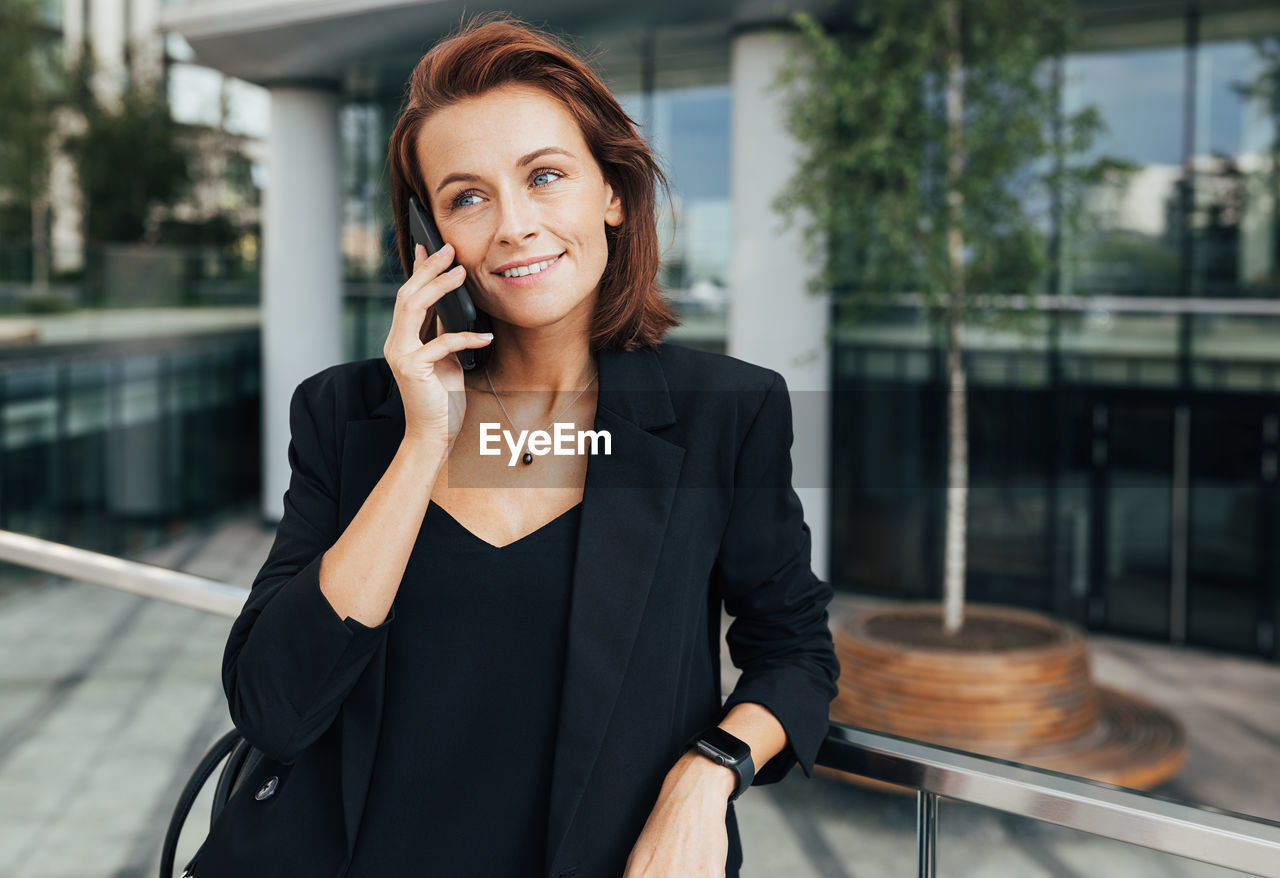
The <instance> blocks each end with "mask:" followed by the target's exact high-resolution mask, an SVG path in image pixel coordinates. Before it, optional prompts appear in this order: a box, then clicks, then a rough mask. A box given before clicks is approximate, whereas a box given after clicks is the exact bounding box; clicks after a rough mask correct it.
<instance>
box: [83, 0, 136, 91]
mask: <svg viewBox="0 0 1280 878" xmlns="http://www.w3.org/2000/svg"><path fill="white" fill-rule="evenodd" d="M86 24H87V25H88V29H89V30H88V33H89V42H90V43H91V44H92V45H93V57H94V62H95V63H96V65H97V72H96V75H95V77H94V82H93V89H94V93H95V94H97V96H98V97H99V98H100V99H101V100H102V101H104V102H105V103H107V104H108V105H114V104H115V103H116V102H117V101H119V100H120V97H121V95H122V94H123V92H124V85H125V83H124V79H125V70H124V44H125V40H127V39H128V34H127V33H125V0H93V2H92V3H90V4H89V20H88V22H86Z"/></svg>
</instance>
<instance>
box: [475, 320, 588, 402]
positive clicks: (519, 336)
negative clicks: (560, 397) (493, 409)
mask: <svg viewBox="0 0 1280 878" xmlns="http://www.w3.org/2000/svg"><path fill="white" fill-rule="evenodd" d="M501 329H507V331H506V332H501ZM565 336H566V333H554V334H552V333H540V332H537V331H536V330H535V331H529V330H525V331H519V330H516V331H512V330H510V329H509V328H507V327H502V328H498V327H495V329H494V339H493V341H492V342H491V343H490V344H491V350H492V354H491V355H490V357H489V361H488V367H487V368H488V375H487V376H485V375H481V376H479V377H480V381H481V382H484V386H485V388H486V389H487V387H488V382H489V381H492V382H493V385H494V387H495V388H496V389H497V390H498V392H499V393H506V392H508V391H548V390H549V391H553V392H557V393H566V392H572V393H577V392H578V391H580V390H582V389H583V387H585V386H586V384H587V382H589V381H590V380H591V378H592V377H593V376H594V375H595V374H596V364H595V358H594V357H592V355H591V345H590V341H589V338H588V335H587V334H586V333H585V332H575V333H572V334H569V337H568V338H566V337H565Z"/></svg>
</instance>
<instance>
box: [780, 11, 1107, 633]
mask: <svg viewBox="0 0 1280 878" xmlns="http://www.w3.org/2000/svg"><path fill="white" fill-rule="evenodd" d="M842 8H845V9H847V8H848V7H842ZM794 21H795V24H796V25H797V27H798V30H799V33H800V47H801V50H800V51H799V52H797V53H796V54H794V55H793V56H792V58H791V59H790V61H789V63H788V64H787V65H786V66H785V67H784V70H783V73H782V76H781V79H780V84H781V85H782V86H783V87H785V88H787V89H788V90H789V108H788V124H789V128H790V130H791V133H792V134H793V135H794V136H795V138H796V140H797V141H798V142H799V145H800V150H801V158H800V161H799V162H798V164H797V166H796V169H795V173H794V174H793V176H792V178H791V180H790V181H789V183H788V185H787V186H786V187H785V188H784V189H783V194H782V195H781V196H780V197H779V198H778V199H777V200H776V202H775V207H776V208H777V209H778V210H779V211H780V212H782V213H783V214H784V215H785V216H787V217H788V218H790V219H792V220H795V219H796V218H797V217H800V218H803V220H804V223H805V236H804V237H805V243H806V247H807V248H808V251H809V255H810V256H811V257H812V261H813V262H814V264H816V265H818V266H820V268H819V271H818V272H817V274H816V275H815V277H814V279H813V281H812V282H811V283H812V286H813V287H814V288H815V289H820V290H830V291H832V292H833V293H834V294H835V295H836V297H837V300H838V301H839V302H840V304H841V305H842V306H846V307H841V309H840V311H841V313H842V314H846V315H847V314H850V313H856V311H855V309H854V308H852V307H847V306H852V305H855V304H865V303H866V302H868V301H875V300H881V299H883V298H884V296H885V295H886V294H893V293H897V292H901V291H903V290H912V289H914V290H916V291H918V292H919V294H920V295H921V297H922V299H923V300H924V302H925V305H926V308H927V311H928V313H929V315H930V317H931V318H932V319H933V320H934V322H935V325H936V326H937V327H938V328H939V329H941V330H944V331H945V333H946V338H947V383H948V390H949V392H948V394H947V396H948V428H949V441H948V466H947V495H946V538H945V545H944V565H943V568H944V582H943V593H944V596H945V600H944V603H945V614H944V616H945V621H944V628H945V630H946V631H948V632H949V633H955V632H956V631H958V630H959V629H960V627H961V625H962V624H963V607H964V575H965V509H966V505H967V497H968V409H967V405H966V373H965V364H964V358H963V337H964V327H965V325H966V323H970V322H974V321H977V320H985V319H990V309H989V308H984V307H983V305H984V298H985V297H987V296H990V295H992V294H1005V295H1023V296H1026V297H1028V299H1030V300H1031V301H1034V297H1035V295H1036V294H1037V293H1038V292H1039V291H1040V290H1041V289H1042V288H1043V287H1044V286H1045V285H1046V283H1047V282H1049V281H1050V280H1051V278H1052V276H1053V272H1054V271H1056V270H1059V269H1060V268H1061V266H1060V265H1059V264H1058V263H1059V262H1060V259H1059V257H1058V252H1059V251H1060V249H1061V248H1060V247H1055V246H1054V244H1053V242H1054V238H1055V234H1054V232H1055V229H1056V230H1057V233H1058V234H1059V235H1061V234H1070V233H1073V232H1074V231H1075V230H1077V229H1078V227H1079V226H1080V225H1081V224H1082V222H1083V220H1084V214H1083V210H1082V200H1083V196H1084V193H1085V191H1086V190H1087V188H1088V187H1090V186H1094V185H1100V184H1103V183H1105V182H1107V181H1109V180H1112V179H1114V178H1115V177H1116V176H1117V174H1118V173H1120V172H1122V171H1123V170H1125V169H1126V165H1124V164H1123V163H1121V162H1117V161H1115V160H1111V159H1108V158H1105V157H1104V158H1094V159H1083V158H1082V156H1083V154H1084V153H1085V152H1086V150H1088V148H1089V147H1090V145H1091V144H1092V142H1093V139H1094V137H1095V135H1096V134H1097V132H1098V131H1099V130H1100V129H1101V127H1102V123H1101V118H1100V116H1099V114H1098V113H1097V111H1096V110H1094V109H1091V108H1090V109H1085V110H1081V111H1079V112H1077V113H1074V114H1072V115H1069V116H1064V114H1063V110H1062V96H1061V90H1062V89H1061V69H1062V59H1063V57H1064V55H1065V53H1066V52H1067V50H1068V48H1069V46H1070V44H1071V43H1072V40H1073V38H1074V34H1075V22H1074V19H1073V10H1072V9H1071V7H1070V4H1066V3H1062V2H1061V0H862V2H859V3H857V4H856V6H854V11H853V15H852V20H851V21H844V20H842V21H839V22H837V23H836V26H834V27H828V26H824V25H823V24H822V23H820V22H819V21H818V20H817V19H816V18H814V17H813V16H811V15H809V14H805V13H798V14H796V15H795V16H794ZM1040 187H1044V188H1040Z"/></svg>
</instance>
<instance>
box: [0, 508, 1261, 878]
mask: <svg viewBox="0 0 1280 878" xmlns="http://www.w3.org/2000/svg"><path fill="white" fill-rule="evenodd" d="M271 537H272V534H271V533H270V532H267V531H264V530H263V529H262V528H260V527H259V526H258V525H257V523H256V521H255V520H253V519H252V518H236V519H229V520H226V521H224V522H223V523H222V524H221V525H220V526H218V527H217V528H216V529H214V530H212V531H211V532H205V533H193V534H189V535H186V536H183V537H180V538H178V539H176V540H174V541H173V542H172V543H169V544H167V545H165V546H164V547H162V548H160V549H157V550H154V551H151V552H148V553H146V555H145V556H144V557H142V558H140V560H146V561H148V562H150V563H154V564H160V565H163V566H167V567H171V568H174V569H181V570H185V571H187V572H190V573H195V574H198V575H201V576H206V577H210V578H214V579H220V580H223V581H227V582H233V583H239V584H242V585H246V586H247V585H248V584H249V582H250V581H252V579H253V576H254V574H255V573H256V572H257V569H258V567H259V566H260V565H261V563H262V560H263V559H264V558H265V556H266V552H267V549H268V548H269V546H270V542H271ZM8 579H9V582H10V585H11V586H12V583H13V580H14V574H12V573H9V574H8ZM21 580H22V584H21V585H20V586H19V587H9V588H0V876H4V878H72V876H74V878H83V876H86V875H92V876H109V878H141V876H154V875H156V874H157V870H158V863H159V847H160V842H161V838H162V836H163V833H164V829H165V826H166V823H167V820H168V815H169V812H170V811H171V809H172V807H173V803H174V800H175V799H176V797H177V794H178V791H179V789H180V788H181V786H182V784H183V782H185V780H186V778H187V776H188V774H189V773H190V771H191V769H192V768H193V767H194V765H195V763H196V762H197V761H198V759H199V757H200V755H201V754H202V753H203V752H204V751H205V749H206V748H207V747H208V746H209V744H211V743H212V742H213V740H214V739H216V738H217V737H218V736H219V735H220V734H221V733H222V732H223V731H225V730H227V729H228V728H229V727H230V720H229V719H228V717H227V708H226V702H225V698H224V696H223V693H222V689H221V684H220V678H219V672H220V662H221V656H222V648H223V644H224V642H225V638H226V633H227V629H228V627H229V625H230V620H229V619H224V618H221V617H214V616H209V615H205V614H202V613H199V612H197V611H194V610H187V609H184V608H181V607H175V606H171V605H168V604H164V603H161V602H159V601H148V600H145V599H142V598H138V597H134V596H132V595H127V594H123V593H120V592H115V591H111V590H108V589H104V588H100V587H97V586H90V585H84V584H80V583H70V582H65V581H61V580H57V579H54V578H45V577H42V576H32V577H28V576H26V575H22V576H21ZM855 602H856V601H855V599H853V598H850V597H848V596H845V595H840V596H838V597H837V601H836V603H835V604H834V605H833V608H832V615H833V617H839V616H841V615H843V614H844V613H845V612H847V610H848V609H849V607H850V606H852V605H853V604H854V603H855ZM1090 642H1091V651H1092V657H1093V668H1094V675H1095V677H1096V678H1097V679H1098V680H1099V681H1100V682H1104V683H1106V684H1108V685H1112V686H1115V687H1118V688H1122V689H1128V690H1131V691H1134V692H1139V693H1142V694H1144V695H1145V696H1146V697H1147V698H1149V699H1151V700H1153V701H1155V702H1157V703H1159V704H1161V705H1163V706H1165V707H1166V708H1167V709H1169V710H1171V711H1172V712H1173V713H1174V714H1175V715H1177V716H1178V717H1179V718H1180V719H1181V720H1182V721H1183V723H1184V724H1185V725H1186V727H1187V731H1188V737H1189V756H1188V761H1187V766H1186V769H1185V770H1184V771H1183V772H1182V773H1181V775H1180V776H1179V777H1178V778H1177V779H1175V780H1174V781H1173V782H1172V783H1169V784H1167V785H1165V786H1164V787H1162V788H1160V789H1159V790H1157V791H1156V792H1158V793H1160V794H1162V795H1165V796H1170V797H1174V798H1178V799H1182V800H1185V801H1190V802H1194V803H1200V804H1207V805H1213V806H1216V807H1219V808H1226V809H1228V810H1234V811H1240V812H1244V813H1247V814H1253V815H1257V816H1262V817H1266V818H1269V819H1272V820H1280V793H1278V792H1277V787H1276V784H1275V780H1276V779H1277V778H1280V698H1278V697H1277V695H1280V666H1276V665H1270V664H1265V663H1262V662H1258V661H1251V660H1248V659H1241V658H1236V657H1231V656H1223V655H1215V654H1211V653H1207V652H1203V651H1198V650H1190V649H1175V648H1171V647H1165V646H1159V645H1152V644H1147V643H1139V642H1134V641H1128V640H1124V639H1120V638H1114V637H1091V638H1090ZM732 676H733V671H732V669H731V668H728V667H727V668H726V678H727V681H728V682H729V683H731V681H732ZM737 810H738V815H739V821H740V824H741V827H742V834H743V839H744V847H745V856H746V868H745V869H744V871H743V875H744V876H748V878H760V876H786V878H810V876H813V878H880V876H884V878H889V876H907V875H912V874H914V856H915V840H914V800H913V799H911V798H910V797H907V796H897V795H893V794H888V793H880V792H873V791H868V790H864V789H861V788H859V787H855V786H852V785H849V784H845V783H842V782H840V781H837V780H831V779H828V778H824V777H815V778H813V779H811V780H806V779H805V778H804V777H803V776H802V775H801V774H799V773H798V772H792V774H791V775H790V776H789V777H788V778H787V779H786V780H784V781H782V782H781V783H778V784H774V785H772V786H768V787H757V788H754V789H752V790H751V791H749V792H748V794H747V795H745V796H744V797H743V798H742V799H741V800H740V801H739V803H738V809H737ZM207 814H208V794H207V793H206V796H205V798H204V799H202V800H201V801H200V802H198V803H197V805H196V808H195V810H194V811H193V816H192V818H191V820H190V821H189V823H188V832H187V833H186V834H185V835H184V838H183V843H182V845H181V847H180V851H179V854H180V856H179V861H180V862H182V861H184V857H185V856H187V855H189V854H190V853H191V852H192V851H194V849H195V847H196V846H197V845H198V844H199V841H200V839H201V837H202V833H203V830H204V829H206V828H207V822H206V821H207V819H208V818H207ZM939 814H940V830H939V843H938V854H939V863H940V866H939V870H938V874H939V875H943V876H966V878H968V876H975V878H978V876H1017V878H1022V876H1026V878H1038V876H1049V878H1071V876H1082V878H1083V876H1089V878H1093V876H1124V878H1131V876H1134V878H1136V876H1148V875H1149V876H1153V878H1154V876H1162V878H1165V876H1174V878H1176V876H1217V875H1231V874H1239V873H1233V872H1229V871H1227V870H1222V869H1215V868H1211V867H1207V866H1202V865H1200V864H1196V863H1192V862H1190V861H1185V860H1179V859H1177V858H1174V857H1169V856H1164V855H1160V854H1156V853H1153V852H1150V851H1146V850H1144V849H1141V848H1135V847H1131V846H1128V845H1124V844H1121V843H1118V842H1112V841H1109V840H1105V839H1097V838H1094V837H1090V836H1087V835H1084V834H1081V833H1075V832H1071V831H1068V830H1062V829H1059V828H1057V827H1054V826H1049V825H1046V824H1040V823H1037V822H1035V821H1032V820H1029V819H1024V818H1018V817H1013V816H1009V815H1005V814H1001V813H998V812H994V811H988V810H985V809H982V808H976V807H972V806H967V805H964V804H962V803H958V802H943V803H942V804H941V806H940V808H939Z"/></svg>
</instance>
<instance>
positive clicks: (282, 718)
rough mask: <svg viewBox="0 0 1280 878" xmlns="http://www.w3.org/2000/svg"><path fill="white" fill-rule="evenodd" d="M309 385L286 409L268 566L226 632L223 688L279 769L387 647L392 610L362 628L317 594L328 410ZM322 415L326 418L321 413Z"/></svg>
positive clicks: (331, 521)
mask: <svg viewBox="0 0 1280 878" xmlns="http://www.w3.org/2000/svg"><path fill="white" fill-rule="evenodd" d="M326 396H327V397H328V398H329V399H330V400H331V399H332V387H331V385H330V383H328V382H321V381H318V380H316V379H315V378H312V379H308V380H307V381H304V382H303V383H302V384H300V385H299V386H298V388H297V389H296V390H294V393H293V397H292V399H291V400H290V403H289V429H290V440H289V467H290V470H291V474H290V478H289V488H288V490H287V491H286V492H285V495H284V517H283V518H282V519H281V520H280V524H279V527H278V528H277V530H276V537H275V541H274V543H273V544H272V546H271V551H270V552H269V553H268V555H267V560H266V562H265V563H264V564H263V565H262V569H261V570H260V571H259V572H258V575H257V577H256V578H255V579H254V582H253V585H252V587H251V589H250V591H249V597H248V599H247V600H246V601H245V605H244V608H243V609H242V610H241V611H240V615H239V617H238V618H237V619H236V620H235V622H234V623H233V624H232V626H231V633H230V635H229V636H228V638H227V645H226V650H225V652H224V654H223V660H222V683H223V688H224V689H225V690H226V694H227V701H228V704H229V706H230V709H231V718H232V721H233V722H234V723H235V725H236V728H237V729H239V730H240V732H241V734H243V735H244V737H245V739H246V740H248V741H249V743H250V744H252V745H253V746H255V747H257V748H258V749H259V750H262V751H263V752H264V753H266V754H267V755H268V756H270V757H272V758H274V759H278V760H280V761H283V762H291V761H292V760H293V758H294V757H295V756H296V755H297V754H298V753H299V752H301V751H302V750H303V749H304V748H306V747H307V746H308V745H309V744H311V743H312V742H313V741H315V739H316V738H318V737H320V735H321V734H323V733H324V731H325V730H326V729H327V728H328V727H329V726H330V725H331V724H332V722H333V720H334V718H335V717H336V716H337V714H338V709H339V708H340V707H341V705H342V702H343V701H344V700H345V699H346V697H347V695H348V694H350V692H351V690H352V689H353V688H354V687H355V684H356V681H357V680H359V678H360V675H361V673H362V672H363V671H364V669H365V667H366V666H367V665H368V663H369V660H370V659H371V657H372V656H373V655H374V653H375V652H376V650H377V648H378V646H379V644H380V643H381V642H382V641H383V640H385V638H386V633H387V626H388V625H390V623H391V621H392V619H393V618H394V616H395V609H394V607H393V608H392V610H391V612H390V613H389V614H388V615H387V618H386V619H385V620H384V621H383V623H382V624H381V625H379V626H378V627H376V628H369V627H366V626H365V625H363V624H361V623H360V622H357V621H356V620H355V619H352V618H350V617H347V618H346V619H343V618H340V617H339V616H338V614H337V612H336V611H335V610H334V609H333V605H332V604H330V603H329V601H328V599H327V598H326V597H325V596H324V594H323V593H322V592H321V591H320V560H321V557H322V556H323V554H324V552H325V551H326V550H328V549H329V547H330V546H332V545H333V544H334V542H336V541H337V539H338V535H339V534H338V482H337V472H338V467H337V447H336V440H335V439H334V437H335V436H336V435H337V431H338V428H339V427H340V426H341V425H340V424H336V423H334V421H336V416H335V414H334V410H335V406H334V405H333V404H332V402H331V401H330V403H329V404H328V405H327V406H326V405H324V404H323V403H321V402H319V401H318V400H321V399H324V398H325V397H326ZM322 409H323V411H322Z"/></svg>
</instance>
